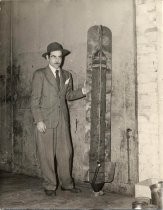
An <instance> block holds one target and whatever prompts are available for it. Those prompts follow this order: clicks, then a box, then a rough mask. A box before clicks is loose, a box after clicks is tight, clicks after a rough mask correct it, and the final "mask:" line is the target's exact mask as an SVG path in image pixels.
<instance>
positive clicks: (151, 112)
mask: <svg viewBox="0 0 163 210" xmlns="http://www.w3.org/2000/svg"><path fill="white" fill-rule="evenodd" d="M162 8H163V7H162V1H161V0H150V1H148V0H145V1H136V28H137V73H138V99H139V100H138V139H139V181H142V180H144V179H149V178H163V169H162V165H163V159H162V155H161V153H162V149H163V145H162V136H163V123H162V121H163V120H162V116H163V112H162V98H163V92H162V80H163V72H162V58H161V57H162V46H163V45H162V37H163V36H162V35H163V34H162V24H163V22H162V11H163V10H162Z"/></svg>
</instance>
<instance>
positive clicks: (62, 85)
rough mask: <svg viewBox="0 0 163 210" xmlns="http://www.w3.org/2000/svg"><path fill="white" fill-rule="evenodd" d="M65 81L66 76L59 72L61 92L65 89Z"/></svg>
mask: <svg viewBox="0 0 163 210" xmlns="http://www.w3.org/2000/svg"><path fill="white" fill-rule="evenodd" d="M65 81H66V76H65V74H64V72H63V70H61V71H60V84H61V85H60V87H61V90H62V89H63V88H64V87H65Z"/></svg>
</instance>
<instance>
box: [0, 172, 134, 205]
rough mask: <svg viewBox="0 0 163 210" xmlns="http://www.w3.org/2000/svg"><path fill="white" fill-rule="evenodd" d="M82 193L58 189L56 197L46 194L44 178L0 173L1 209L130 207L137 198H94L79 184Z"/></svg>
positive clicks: (106, 196) (107, 194) (90, 191)
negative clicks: (43, 183) (42, 181)
mask: <svg viewBox="0 0 163 210" xmlns="http://www.w3.org/2000/svg"><path fill="white" fill-rule="evenodd" d="M80 189H81V190H82V192H81V193H78V194H72V193H70V192H63V191H61V190H60V189H58V190H57V196H56V197H48V196H46V195H45V194H44V191H43V188H42V185H41V180H40V179H39V178H35V177H29V176H25V175H16V174H12V173H6V172H1V173H0V208H28V209H29V208H30V209H36V208H41V209H43V208H46V209H47V208H50V209H54V208H55V209H56V208H58V209H59V208H62V209H63V208H64V209H68V208H69V209H74V208H76V209H81V208H82V209H83V208H84V209H113V208H114V209H131V206H132V202H133V200H134V198H132V197H127V196H123V195H119V194H114V193H107V192H106V193H105V194H104V195H103V196H98V197H95V195H94V193H93V192H92V190H91V189H90V188H89V187H87V186H85V187H84V185H83V186H80Z"/></svg>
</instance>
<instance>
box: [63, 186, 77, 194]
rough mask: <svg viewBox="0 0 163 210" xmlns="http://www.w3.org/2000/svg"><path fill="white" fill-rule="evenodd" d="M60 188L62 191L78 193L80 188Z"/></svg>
mask: <svg viewBox="0 0 163 210" xmlns="http://www.w3.org/2000/svg"><path fill="white" fill-rule="evenodd" d="M61 190H62V191H69V192H71V193H80V192H81V190H80V189H79V188H75V187H74V188H71V189H67V188H63V187H61Z"/></svg>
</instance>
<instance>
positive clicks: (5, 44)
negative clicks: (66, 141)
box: [0, 2, 13, 171]
mask: <svg viewBox="0 0 163 210" xmlns="http://www.w3.org/2000/svg"><path fill="white" fill-rule="evenodd" d="M10 15H11V10H10V2H0V134H1V135H0V168H1V169H3V170H7V171H10V170H11V168H12V146H13V142H12V105H11V102H12V101H11V100H12V97H11V95H12V93H11V92H12V91H11V74H12V70H11V65H10V63H11V19H10V17H11V16H10Z"/></svg>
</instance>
